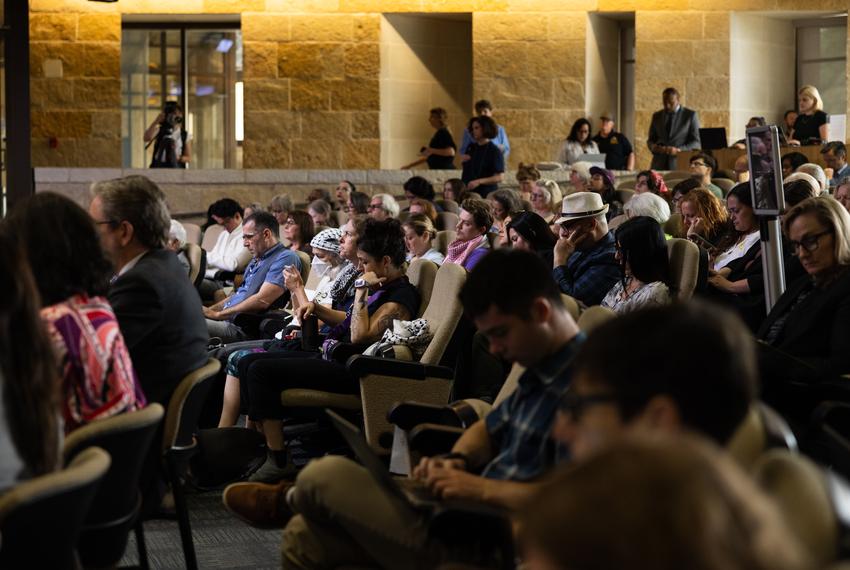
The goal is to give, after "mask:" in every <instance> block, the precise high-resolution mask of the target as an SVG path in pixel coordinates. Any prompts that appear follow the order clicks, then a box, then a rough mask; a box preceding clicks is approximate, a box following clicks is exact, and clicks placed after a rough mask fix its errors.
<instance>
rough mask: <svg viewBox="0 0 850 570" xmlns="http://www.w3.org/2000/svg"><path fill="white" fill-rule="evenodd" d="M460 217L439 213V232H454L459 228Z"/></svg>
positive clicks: (449, 213)
mask: <svg viewBox="0 0 850 570" xmlns="http://www.w3.org/2000/svg"><path fill="white" fill-rule="evenodd" d="M458 220H459V218H458V215H457V214H455V213H453V212H439V213H438V214H437V230H439V231H443V230H453V229H455V228H456V227H457V222H458Z"/></svg>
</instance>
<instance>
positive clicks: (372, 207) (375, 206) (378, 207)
mask: <svg viewBox="0 0 850 570" xmlns="http://www.w3.org/2000/svg"><path fill="white" fill-rule="evenodd" d="M366 209H367V210H380V209H381V205H380V204H369V205H368V206H367V207H366Z"/></svg>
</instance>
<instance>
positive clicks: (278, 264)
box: [204, 212, 301, 343]
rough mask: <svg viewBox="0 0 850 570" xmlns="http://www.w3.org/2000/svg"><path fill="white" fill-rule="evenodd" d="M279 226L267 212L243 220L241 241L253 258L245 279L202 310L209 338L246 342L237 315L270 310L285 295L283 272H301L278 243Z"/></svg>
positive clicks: (291, 255) (294, 258)
mask: <svg viewBox="0 0 850 570" xmlns="http://www.w3.org/2000/svg"><path fill="white" fill-rule="evenodd" d="M279 230H280V226H279V225H278V223H277V219H275V217H274V216H273V215H272V214H269V213H268V212H256V213H254V214H251V215H250V216H248V217H247V218H246V219H245V223H244V225H243V227H242V240H243V243H244V244H245V247H246V248H248V250H249V251H250V252H251V255H252V256H253V259H252V260H251V262H250V263H249V264H248V267H247V268H246V269H245V280H244V281H243V282H242V285H240V286H239V288H238V289H236V291H234V292H233V294H231V295H230V296H229V297H227V298H226V299H224V300H222V301H220V302H218V303H216V304H215V305H213V306H211V307H204V317H206V319H207V330H208V332H209V336H210V338H220V339H221V341H222V342H223V343H228V342H234V341H240V340H246V339H248V335H247V334H246V333H245V331H243V330H242V328H241V327H239V326H238V325H237V324H236V323H234V322H233V319H234V317H235V316H236V315H237V314H238V313H262V312H265V311H267V310H269V309H270V308H272V307H273V306H274V305H275V303H276V302H277V301H278V299H280V298H281V296H282V295H283V294H284V293H285V292H286V286H285V284H284V278H283V269H284V267H287V266H290V265H291V266H293V267H295V268H296V269H298V270H299V271H300V270H301V258H299V257H298V254H296V253H295V252H293V251H291V250H288V249H286V248H285V247H283V244H282V243H280V241H279V240H278V233H279Z"/></svg>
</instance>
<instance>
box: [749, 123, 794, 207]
mask: <svg viewBox="0 0 850 570" xmlns="http://www.w3.org/2000/svg"><path fill="white" fill-rule="evenodd" d="M747 158H748V159H749V162H750V193H751V195H752V199H753V210H754V211H755V214H756V215H757V216H778V215H779V214H780V213H781V212H782V210H784V209H785V195H784V194H783V191H782V162H781V161H780V158H779V130H778V129H777V128H776V125H766V126H764V127H754V128H752V129H747Z"/></svg>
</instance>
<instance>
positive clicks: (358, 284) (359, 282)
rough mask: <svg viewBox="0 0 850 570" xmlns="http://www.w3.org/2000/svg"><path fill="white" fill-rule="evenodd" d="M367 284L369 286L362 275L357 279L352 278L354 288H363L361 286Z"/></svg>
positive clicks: (363, 286)
mask: <svg viewBox="0 0 850 570" xmlns="http://www.w3.org/2000/svg"><path fill="white" fill-rule="evenodd" d="M368 286H369V283H368V282H367V281H366V280H365V279H363V278H362V277H358V278H357V279H355V280H354V288H355V289H363V288H365V287H368Z"/></svg>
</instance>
